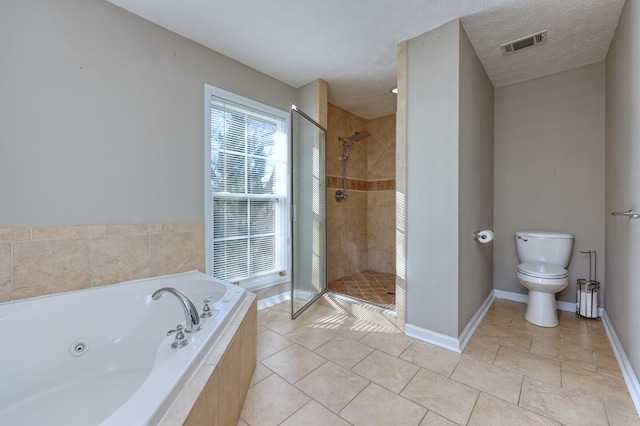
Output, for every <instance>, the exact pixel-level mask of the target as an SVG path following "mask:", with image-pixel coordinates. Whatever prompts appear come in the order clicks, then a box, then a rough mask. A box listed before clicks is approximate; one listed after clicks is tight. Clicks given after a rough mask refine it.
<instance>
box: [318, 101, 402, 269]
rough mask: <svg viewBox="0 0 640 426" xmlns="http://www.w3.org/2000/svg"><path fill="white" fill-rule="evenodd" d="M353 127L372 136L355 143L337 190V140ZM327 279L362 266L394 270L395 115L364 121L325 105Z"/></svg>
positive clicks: (354, 129) (339, 163) (339, 109)
mask: <svg viewBox="0 0 640 426" xmlns="http://www.w3.org/2000/svg"><path fill="white" fill-rule="evenodd" d="M357 130H367V131H369V132H371V134H372V135H371V136H370V137H369V138H367V139H364V140H363V141H361V142H358V143H356V144H354V146H353V147H352V149H351V151H350V153H349V161H348V165H347V177H348V186H347V188H348V198H347V199H346V200H345V201H343V202H341V203H337V202H336V201H335V198H334V194H335V192H336V190H337V189H341V188H342V162H341V161H340V159H339V158H340V156H341V155H342V152H341V143H340V142H339V141H338V137H339V136H341V137H343V138H347V137H349V136H351V135H352V134H353V133H354V132H355V131H357ZM327 223H328V225H327V231H328V233H327V247H328V280H329V281H333V280H336V279H340V278H342V277H345V276H350V275H353V274H356V273H359V272H362V271H365V270H372V271H376V272H386V273H391V274H395V115H390V116H386V117H381V118H376V119H372V120H365V119H363V118H361V117H358V116H356V115H354V114H351V113H349V112H348V111H345V110H343V109H341V108H339V107H337V106H335V105H332V104H329V108H328V126H327Z"/></svg>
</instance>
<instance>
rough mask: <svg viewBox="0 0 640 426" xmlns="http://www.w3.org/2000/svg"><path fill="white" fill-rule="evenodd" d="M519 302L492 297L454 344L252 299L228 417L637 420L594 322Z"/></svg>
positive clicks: (376, 421)
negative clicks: (536, 322)
mask: <svg viewBox="0 0 640 426" xmlns="http://www.w3.org/2000/svg"><path fill="white" fill-rule="evenodd" d="M525 307H526V306H525V305H524V304H520V303H515V302H508V301H504V300H497V301H496V302H494V304H493V306H492V307H491V309H490V310H489V312H488V314H487V315H486V317H485V318H484V319H483V321H482V323H481V325H480V327H479V328H478V331H477V332H476V333H475V335H474V336H473V338H472V339H471V341H470V343H469V345H468V346H467V348H466V349H465V351H464V354H462V355H461V354H456V353H453V352H449V351H446V350H444V349H441V348H437V347H435V346H432V345H429V344H427V343H424V342H420V341H417V340H414V339H410V338H408V337H406V336H404V335H403V334H401V333H394V332H393V331H391V330H389V329H384V328H381V327H378V326H375V325H374V324H367V323H366V322H363V321H362V320H356V319H354V318H349V317H348V316H346V315H345V314H344V313H343V312H331V310H330V309H328V308H327V307H326V306H316V307H312V308H310V309H309V310H308V311H307V312H305V313H303V314H302V315H301V316H300V318H298V319H297V320H295V321H291V320H288V319H287V308H288V305H286V306H285V305H284V304H283V305H279V306H274V307H272V308H269V309H266V310H263V311H261V312H260V314H259V320H258V321H259V325H260V326H259V328H258V360H259V362H258V366H257V368H256V372H255V373H254V378H253V382H252V386H251V388H250V389H249V394H248V396H247V399H246V401H245V405H244V408H243V412H242V418H241V419H240V420H239V422H238V425H243V426H244V425H247V426H256V425H263V424H265V425H267V424H270V425H393V426H395V425H416V426H421V425H456V424H458V425H516V424H517V425H529V424H531V425H547V424H548V425H556V424H576V425H587V424H588V425H620V424H630V425H640V418H638V415H637V413H636V412H635V409H634V406H633V403H632V401H631V397H630V396H629V393H628V391H627V389H626V387H625V385H624V382H623V380H622V377H621V374H620V370H619V368H618V365H617V363H616V361H615V358H614V357H613V354H612V351H611V346H610V345H609V342H608V341H607V337H606V334H605V332H604V328H603V326H602V324H601V323H600V322H598V321H595V320H585V319H578V318H577V317H576V316H575V315H571V314H568V313H564V312H561V313H560V315H559V317H560V326H559V327H557V328H553V329H544V328H539V327H536V326H533V325H531V324H529V323H527V322H526V321H524V319H523V315H524V311H525ZM301 357H304V358H305V359H298V358H301Z"/></svg>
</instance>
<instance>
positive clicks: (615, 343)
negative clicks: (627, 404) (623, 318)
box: [600, 311, 640, 413]
mask: <svg viewBox="0 0 640 426" xmlns="http://www.w3.org/2000/svg"><path fill="white" fill-rule="evenodd" d="M600 318H601V319H602V325H603V326H604V330H605V331H606V332H607V337H609V342H610V343H611V348H612V349H613V354H614V355H615V356H616V360H617V361H618V366H619V367H620V372H621V373H622V378H623V379H624V382H625V383H626V385H627V389H628V390H629V394H630V395H631V399H632V400H633V405H635V407H636V411H637V412H638V413H640V382H638V376H636V373H635V371H633V367H631V363H630V362H629V359H628V358H627V355H626V354H625V353H624V349H623V348H622V344H621V343H620V340H618V335H617V334H616V331H615V329H614V328H613V325H612V324H611V321H610V320H609V316H608V315H607V312H606V311H604V312H603V314H602V315H601V317H600Z"/></svg>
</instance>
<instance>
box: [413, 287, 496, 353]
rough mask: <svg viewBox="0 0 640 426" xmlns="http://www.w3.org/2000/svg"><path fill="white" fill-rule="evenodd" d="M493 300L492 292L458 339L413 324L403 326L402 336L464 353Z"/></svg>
mask: <svg viewBox="0 0 640 426" xmlns="http://www.w3.org/2000/svg"><path fill="white" fill-rule="evenodd" d="M494 299H495V295H494V294H493V291H492V292H491V293H489V295H488V296H487V298H486V299H485V300H484V302H483V303H482V305H481V306H480V308H479V309H478V310H477V311H476V313H475V314H474V315H473V317H471V320H470V321H469V322H468V323H467V325H466V327H465V328H464V330H462V333H460V336H459V337H458V338H455V337H451V336H447V335H446V334H442V333H438V332H435V331H432V330H428V329H426V328H422V327H418V326H417V325H413V324H405V326H404V334H406V335H407V336H409V337H413V338H414V339H418V340H422V341H423V342H426V343H430V344H432V345H436V346H439V347H441V348H444V349H448V350H450V351H453V352H457V353H462V351H464V348H465V347H466V346H467V344H468V343H469V340H471V336H473V333H474V332H475V331H476V329H477V328H478V326H479V325H480V323H481V322H482V318H484V316H485V315H486V313H487V311H488V310H489V308H490V307H491V304H492V303H493V301H494Z"/></svg>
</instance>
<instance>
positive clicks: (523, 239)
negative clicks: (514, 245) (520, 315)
mask: <svg viewBox="0 0 640 426" xmlns="http://www.w3.org/2000/svg"><path fill="white" fill-rule="evenodd" d="M518 238H520V239H521V240H522V241H524V242H527V241H529V239H527V238H522V237H521V236H520V235H518Z"/></svg>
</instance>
